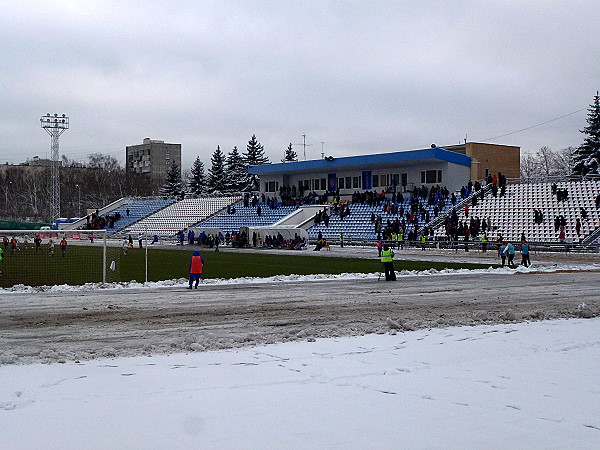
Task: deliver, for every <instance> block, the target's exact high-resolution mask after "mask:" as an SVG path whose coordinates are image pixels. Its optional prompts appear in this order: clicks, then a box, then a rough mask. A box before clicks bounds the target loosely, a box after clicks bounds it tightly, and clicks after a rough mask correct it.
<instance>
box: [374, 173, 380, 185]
mask: <svg viewBox="0 0 600 450" xmlns="http://www.w3.org/2000/svg"><path fill="white" fill-rule="evenodd" d="M373 187H374V188H376V187H379V175H373Z"/></svg>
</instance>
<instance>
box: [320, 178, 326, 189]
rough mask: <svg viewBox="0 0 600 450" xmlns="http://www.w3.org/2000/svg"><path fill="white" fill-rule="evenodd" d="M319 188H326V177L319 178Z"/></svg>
mask: <svg viewBox="0 0 600 450" xmlns="http://www.w3.org/2000/svg"><path fill="white" fill-rule="evenodd" d="M321 190H322V191H326V190H327V179H326V178H321Z"/></svg>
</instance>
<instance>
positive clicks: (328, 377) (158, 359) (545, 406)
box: [0, 318, 600, 449]
mask: <svg viewBox="0 0 600 450" xmlns="http://www.w3.org/2000/svg"><path fill="white" fill-rule="evenodd" d="M599 328H600V319H597V318H595V319H587V320H585V319H570V320H556V321H543V322H535V323H518V324H502V325H481V326H475V327H454V328H446V329H430V330H418V331H412V332H406V333H398V334H386V335H377V334H375V335H367V336H361V337H345V338H333V339H317V340H315V342H288V343H281V344H273V345H267V346H257V347H251V348H243V349H231V350H223V351H215V352H203V353H193V354H173V355H161V356H147V357H133V358H111V359H96V360H91V361H85V362H81V363H74V362H68V363H66V364H51V365H29V366H23V365H5V366H2V367H0V379H1V380H2V383H1V384H0V430H2V432H1V433H0V447H1V448H11V449H13V448H15V449H65V448H78V449H79V448H86V449H106V448H157V449H158V448H160V449H165V448H219V449H221V448H225V449H241V448H244V449H246V448H247V449H267V448H273V449H274V448H298V449H314V448H344V449H366V448H369V449H380V448H382V449H395V448H411V449H414V448H444V449H448V448H452V449H465V448H481V449H495V448H498V449H500V448H510V447H513V448H560V449H566V448H569V449H597V448H599V447H600V406H599V405H600V387H599V385H598V380H600V364H599V361H600V338H599V334H598V330H599Z"/></svg>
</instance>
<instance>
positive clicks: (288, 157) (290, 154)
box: [281, 142, 298, 162]
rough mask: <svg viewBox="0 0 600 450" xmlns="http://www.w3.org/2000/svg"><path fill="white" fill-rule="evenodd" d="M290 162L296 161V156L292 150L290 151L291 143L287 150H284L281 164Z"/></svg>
mask: <svg viewBox="0 0 600 450" xmlns="http://www.w3.org/2000/svg"><path fill="white" fill-rule="evenodd" d="M291 161H298V154H297V153H296V152H295V151H294V150H292V143H291V142H290V145H288V148H286V149H285V156H284V157H283V159H282V160H281V162H291Z"/></svg>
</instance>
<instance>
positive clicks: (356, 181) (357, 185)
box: [352, 177, 360, 189]
mask: <svg viewBox="0 0 600 450" xmlns="http://www.w3.org/2000/svg"><path fill="white" fill-rule="evenodd" d="M352 188H353V189H360V177H352Z"/></svg>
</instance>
